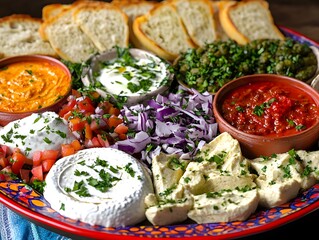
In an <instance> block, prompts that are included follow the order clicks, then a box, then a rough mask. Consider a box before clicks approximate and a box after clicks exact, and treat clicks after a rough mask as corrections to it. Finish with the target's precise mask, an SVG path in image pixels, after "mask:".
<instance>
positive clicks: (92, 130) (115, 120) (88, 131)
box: [59, 91, 128, 151]
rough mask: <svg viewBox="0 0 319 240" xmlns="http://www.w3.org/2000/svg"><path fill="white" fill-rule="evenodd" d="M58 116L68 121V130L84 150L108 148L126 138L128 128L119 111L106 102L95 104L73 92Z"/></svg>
mask: <svg viewBox="0 0 319 240" xmlns="http://www.w3.org/2000/svg"><path fill="white" fill-rule="evenodd" d="M59 116H60V117H62V118H64V119H65V120H67V121H68V124H69V128H70V130H71V131H72V132H73V133H74V135H75V136H76V137H77V138H78V140H79V141H80V142H81V143H82V144H83V145H84V147H85V148H91V147H108V146H109V145H112V144H114V143H115V142H116V141H119V140H125V139H126V138H127V136H126V134H127V132H128V127H127V126H125V125H124V122H123V118H122V117H121V116H120V109H118V108H116V107H115V106H114V105H113V104H112V103H110V102H108V101H103V102H99V103H95V102H94V101H92V100H91V99H90V98H89V97H87V96H80V94H79V93H77V92H76V91H73V94H72V95H71V96H70V97H69V98H68V103H67V104H65V105H64V106H63V107H62V109H61V110H60V112H59ZM64 149H65V151H68V150H67V149H66V148H64Z"/></svg>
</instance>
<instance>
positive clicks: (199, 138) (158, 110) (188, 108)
mask: <svg viewBox="0 0 319 240" xmlns="http://www.w3.org/2000/svg"><path fill="white" fill-rule="evenodd" d="M212 101H213V96H212V95H210V94H209V93H207V92H206V93H203V94H201V93H199V92H198V91H196V90H193V93H192V94H190V93H189V92H186V91H184V92H182V93H179V94H174V93H169V94H168V95H167V96H162V95H157V96H156V98H154V99H151V100H149V101H148V103H147V104H146V105H145V106H144V105H141V104H138V105H134V106H131V107H127V106H124V108H123V110H122V111H121V114H122V116H123V118H124V119H126V121H127V124H128V126H129V128H130V129H131V131H135V132H136V135H135V136H134V137H129V138H128V139H127V140H123V141H118V142H116V143H115V144H114V145H113V146H112V147H114V148H118V149H121V150H123V151H126V152H128V153H130V154H136V153H141V158H142V160H143V161H145V162H146V163H147V164H151V160H152V158H153V157H154V156H156V155H158V154H159V153H160V152H161V151H162V152H164V153H166V154H178V155H179V156H180V157H181V158H183V159H192V158H193V157H194V156H195V154H196V153H197V152H198V151H199V150H200V149H201V148H202V146H203V145H204V144H205V143H207V142H209V141H211V140H213V138H214V137H216V135H217V123H216V122H215V119H214V117H213V111H212Z"/></svg>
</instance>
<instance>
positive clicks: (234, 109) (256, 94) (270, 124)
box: [222, 81, 319, 136]
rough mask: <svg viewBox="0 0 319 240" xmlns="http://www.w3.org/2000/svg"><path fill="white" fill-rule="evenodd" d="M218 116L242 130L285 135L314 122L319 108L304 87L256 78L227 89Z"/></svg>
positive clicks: (309, 125)
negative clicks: (256, 79)
mask: <svg viewBox="0 0 319 240" xmlns="http://www.w3.org/2000/svg"><path fill="white" fill-rule="evenodd" d="M222 115H223V117H224V118H225V120H226V121H227V122H228V123H230V124H231V125H232V126H234V127H235V128H237V129H238V130H241V131H243V132H245V133H249V134H254V135H261V136H272V135H275V136H287V135H292V134H296V133H298V132H300V131H303V130H306V129H308V128H310V127H311V126H313V125H314V124H315V123H316V122H318V118H319V108H318V106H317V105H316V103H315V101H314V100H313V98H312V97H311V96H310V95H309V94H308V93H306V92H305V91H304V90H301V89H299V88H296V87H294V86H291V85H289V84H286V83H284V82H272V81H258V82H252V83H249V84H247V85H244V86H240V87H238V88H236V89H234V90H232V91H231V92H229V93H228V94H227V96H225V99H224V102H223V104H222Z"/></svg>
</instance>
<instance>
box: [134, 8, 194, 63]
mask: <svg viewBox="0 0 319 240" xmlns="http://www.w3.org/2000/svg"><path fill="white" fill-rule="evenodd" d="M133 31H134V34H135V36H136V38H137V40H138V41H139V42H140V43H141V45H142V46H144V48H145V49H147V50H149V51H151V52H154V53H155V54H157V55H158V56H160V57H161V58H163V59H166V60H168V61H174V60H175V58H177V57H178V56H179V54H180V53H182V52H184V51H186V50H187V49H189V48H194V47H195V45H194V43H193V42H192V41H191V39H190V37H189V36H188V34H187V32H186V30H185V28H184V25H183V23H182V21H181V19H180V17H179V15H178V14H177V11H176V10H175V8H174V7H173V6H172V5H171V4H170V3H167V2H165V3H161V4H159V5H157V6H156V7H155V8H153V9H152V10H151V11H150V12H149V13H147V14H146V15H143V16H140V17H137V18H136V19H135V20H134V22H133Z"/></svg>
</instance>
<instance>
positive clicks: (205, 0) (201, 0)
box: [169, 0, 218, 47]
mask: <svg viewBox="0 0 319 240" xmlns="http://www.w3.org/2000/svg"><path fill="white" fill-rule="evenodd" d="M169 1H170V2H171V4H173V6H174V7H175V9H176V11H177V12H178V4H179V3H182V4H183V3H188V4H191V5H192V4H201V5H202V6H205V9H208V12H209V13H208V14H209V18H210V19H208V21H210V27H211V31H212V35H213V38H212V39H210V41H209V43H211V42H214V41H215V40H217V37H218V36H217V25H216V22H215V18H214V9H213V6H212V3H211V2H210V1H209V0H169ZM178 13H179V12H178ZM179 15H180V17H181V19H182V22H183V24H184V27H185V29H186V31H187V33H188V35H189V36H190V37H191V40H192V41H193V43H194V44H195V45H196V46H197V47H203V46H204V45H205V43H203V41H202V39H199V38H198V37H197V36H196V31H197V29H195V27H194V26H192V24H190V23H189V22H187V20H188V19H187V18H188V17H189V16H186V17H185V16H182V15H181V14H180V13H179ZM206 22H207V19H206V21H205V23H206ZM205 23H203V24H205ZM202 35H205V34H202Z"/></svg>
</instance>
